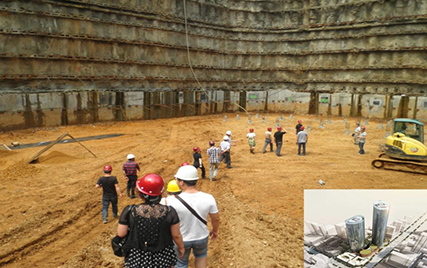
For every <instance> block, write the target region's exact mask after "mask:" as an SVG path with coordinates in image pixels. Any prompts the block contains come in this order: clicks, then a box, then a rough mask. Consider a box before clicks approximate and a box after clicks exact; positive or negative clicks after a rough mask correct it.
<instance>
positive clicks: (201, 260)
mask: <svg viewBox="0 0 427 268" xmlns="http://www.w3.org/2000/svg"><path fill="white" fill-rule="evenodd" d="M175 178H176V180H177V182H178V186H179V187H180V188H181V190H182V193H181V194H180V195H177V196H176V198H171V199H170V200H168V205H169V206H171V207H173V208H174V209H175V210H176V212H177V213H178V216H179V219H180V222H179V229H180V231H181V234H182V238H183V240H184V248H185V253H184V256H183V257H181V258H178V261H177V263H176V266H175V267H176V268H186V267H188V258H189V256H190V253H191V251H193V255H194V257H195V261H194V264H195V265H194V266H195V267H196V268H206V267H207V252H208V241H209V237H210V238H211V240H212V241H213V240H215V239H216V238H217V236H218V228H219V212H218V207H217V204H216V201H215V198H214V197H213V196H212V195H210V194H207V193H204V192H201V191H198V190H197V188H196V184H197V180H198V179H199V177H198V173H197V169H196V168H195V167H194V166H191V165H188V166H183V167H180V168H179V169H178V171H177V173H176V174H175ZM190 208H191V209H192V210H193V212H192V211H191V210H190ZM208 216H209V218H210V220H211V223H212V229H211V230H210V231H209V229H208V226H207V221H208ZM176 252H177V255H178V248H177V247H176Z"/></svg>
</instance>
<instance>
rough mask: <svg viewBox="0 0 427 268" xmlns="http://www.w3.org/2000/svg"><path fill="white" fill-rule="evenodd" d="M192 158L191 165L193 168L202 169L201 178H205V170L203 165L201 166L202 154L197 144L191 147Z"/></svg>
mask: <svg viewBox="0 0 427 268" xmlns="http://www.w3.org/2000/svg"><path fill="white" fill-rule="evenodd" d="M193 158H194V163H193V166H194V167H195V168H200V169H201V170H202V179H205V178H206V177H205V176H206V170H205V167H204V166H203V162H202V154H201V151H200V148H199V147H197V146H196V147H194V148H193Z"/></svg>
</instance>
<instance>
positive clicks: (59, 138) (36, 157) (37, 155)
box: [28, 133, 68, 164]
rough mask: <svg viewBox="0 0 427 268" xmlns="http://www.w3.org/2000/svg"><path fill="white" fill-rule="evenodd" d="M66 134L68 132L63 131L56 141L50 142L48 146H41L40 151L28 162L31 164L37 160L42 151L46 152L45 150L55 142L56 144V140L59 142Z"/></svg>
mask: <svg viewBox="0 0 427 268" xmlns="http://www.w3.org/2000/svg"><path fill="white" fill-rule="evenodd" d="M67 135H68V133H64V134H62V135H61V136H59V137H58V138H57V139H56V141H54V142H52V143H51V144H49V145H48V146H46V147H45V148H43V149H42V150H41V151H40V152H38V153H36V154H35V155H34V156H33V157H32V158H31V160H30V161H29V162H28V163H29V164H32V163H34V162H36V161H37V159H38V158H39V156H40V155H42V154H43V153H44V152H46V151H47V150H49V149H50V148H52V147H53V146H54V145H55V144H57V143H58V142H60V141H61V140H62V139H63V138H65V137H66V136H67Z"/></svg>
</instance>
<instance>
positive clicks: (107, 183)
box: [95, 165, 122, 223]
mask: <svg viewBox="0 0 427 268" xmlns="http://www.w3.org/2000/svg"><path fill="white" fill-rule="evenodd" d="M103 170H104V173H105V175H104V176H103V177H100V178H99V179H98V182H97V183H96V185H95V187H96V188H102V221H103V222H104V223H107V222H108V207H109V206H110V203H111V207H112V210H113V218H117V212H118V211H117V201H118V200H117V195H118V196H119V198H122V192H121V190H120V186H119V182H118V181H117V178H116V177H115V176H111V172H112V171H113V168H112V167H111V166H108V165H107V166H104V169H103Z"/></svg>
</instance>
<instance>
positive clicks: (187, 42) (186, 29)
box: [183, 0, 248, 113]
mask: <svg viewBox="0 0 427 268" xmlns="http://www.w3.org/2000/svg"><path fill="white" fill-rule="evenodd" d="M183 2H184V22H185V41H186V44H187V58H188V65H189V66H190V70H191V73H192V74H193V76H194V79H196V81H197V83H198V84H199V86H200V88H201V89H202V91H204V92H205V94H206V97H207V98H208V99H209V100H210V101H211V102H214V103H219V102H218V101H214V100H213V99H212V98H211V97H209V94H208V91H207V90H206V89H205V88H204V87H203V86H202V84H201V83H200V81H199V79H197V76H196V73H195V72H194V69H193V65H192V64H191V56H190V45H189V41H188V24H187V6H186V3H185V2H186V0H183ZM231 103H232V104H233V105H235V106H237V107H239V108H240V109H242V110H243V111H245V112H246V113H248V111H247V110H246V109H245V108H243V107H242V106H240V105H239V104H237V103H235V102H231Z"/></svg>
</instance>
